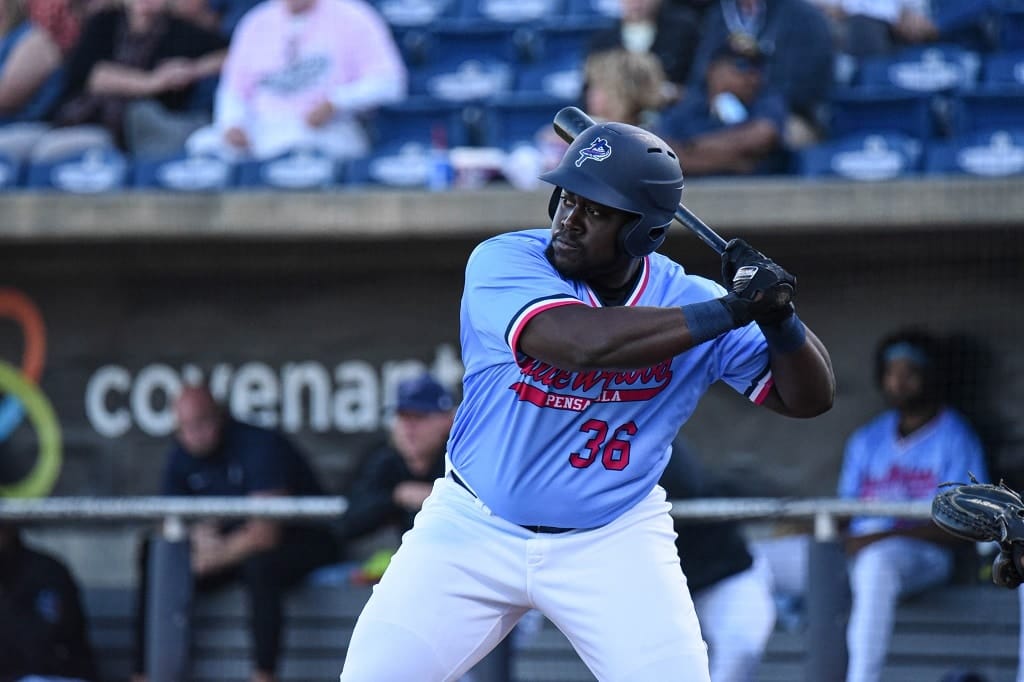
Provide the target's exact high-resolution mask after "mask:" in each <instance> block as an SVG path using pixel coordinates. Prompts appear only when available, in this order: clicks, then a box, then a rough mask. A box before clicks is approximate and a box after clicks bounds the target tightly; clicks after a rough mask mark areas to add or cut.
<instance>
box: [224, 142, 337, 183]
mask: <svg viewBox="0 0 1024 682" xmlns="http://www.w3.org/2000/svg"><path fill="white" fill-rule="evenodd" d="M343 173H344V164H342V163H341V162H339V161H336V160H334V159H331V158H330V157H327V156H325V155H323V154H321V153H319V152H315V151H310V150H305V149H300V150H295V151H292V152H288V153H286V154H282V155H280V156H277V157H275V158H273V159H267V160H265V161H246V162H243V163H240V164H239V165H238V181H237V186H238V187H243V188H261V189H276V190H315V189H329V188H333V187H336V186H337V185H338V184H339V183H340V182H341V181H342V177H343Z"/></svg>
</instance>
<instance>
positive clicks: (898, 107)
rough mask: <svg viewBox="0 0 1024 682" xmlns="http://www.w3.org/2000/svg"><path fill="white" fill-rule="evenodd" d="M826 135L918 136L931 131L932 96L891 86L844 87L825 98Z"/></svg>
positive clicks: (932, 115)
mask: <svg viewBox="0 0 1024 682" xmlns="http://www.w3.org/2000/svg"><path fill="white" fill-rule="evenodd" d="M828 106H829V116H828V120H829V136H830V137H833V138H839V137H844V136H846V135H850V134H852V133H861V132H879V131H881V132H896V133H904V134H906V135H910V136H911V137H916V138H920V139H925V138H929V137H932V136H933V135H934V134H935V130H936V122H935V113H934V111H933V103H932V97H931V96H930V95H921V94H916V93H908V92H903V91H898V90H895V89H892V88H880V89H873V88H845V89H842V90H838V91H837V92H836V94H834V95H833V96H832V97H831V98H830V100H829V105H828Z"/></svg>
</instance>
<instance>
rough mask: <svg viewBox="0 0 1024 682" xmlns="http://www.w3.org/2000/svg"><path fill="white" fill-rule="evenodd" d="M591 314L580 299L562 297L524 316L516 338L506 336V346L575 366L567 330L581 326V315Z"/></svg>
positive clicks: (551, 360) (551, 362)
mask: <svg viewBox="0 0 1024 682" xmlns="http://www.w3.org/2000/svg"><path fill="white" fill-rule="evenodd" d="M574 304H575V305H574ZM593 313H594V309H593V308H591V307H590V306H586V305H583V304H582V303H581V302H580V301H567V300H564V299H563V300H561V301H559V304H558V305H552V306H550V307H548V308H546V309H545V310H543V311H540V312H538V313H536V314H535V315H532V316H531V317H530V318H529V319H527V320H526V321H525V322H524V323H523V327H522V331H521V332H520V333H519V334H518V337H517V338H513V339H510V344H509V347H510V348H512V349H513V350H514V351H516V352H517V353H525V354H526V355H529V356H530V357H532V358H536V359H538V360H541V361H543V362H547V363H550V364H552V365H555V366H556V367H575V366H576V365H577V364H578V362H577V358H576V354H575V353H574V351H573V349H574V348H576V344H575V343H573V338H572V332H571V331H570V330H572V329H575V328H577V327H579V326H581V324H580V322H581V320H580V318H581V317H582V316H585V315H592V314H593Z"/></svg>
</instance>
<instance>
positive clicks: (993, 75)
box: [980, 51, 1024, 91]
mask: <svg viewBox="0 0 1024 682" xmlns="http://www.w3.org/2000/svg"><path fill="white" fill-rule="evenodd" d="M980 86H981V87H982V88H984V89H986V90H989V91H996V90H1004V91H1005V90H1013V89H1018V88H1024V51H1017V52H997V53H995V54H991V55H989V56H987V57H985V61H984V64H983V66H982V72H981V82H980Z"/></svg>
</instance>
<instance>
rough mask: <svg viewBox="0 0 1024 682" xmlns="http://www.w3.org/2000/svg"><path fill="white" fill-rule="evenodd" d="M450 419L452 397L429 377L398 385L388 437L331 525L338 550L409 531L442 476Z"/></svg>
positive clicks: (425, 375) (424, 375)
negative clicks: (387, 531) (390, 531)
mask: <svg viewBox="0 0 1024 682" xmlns="http://www.w3.org/2000/svg"><path fill="white" fill-rule="evenodd" d="M454 418H455V398H454V396H453V395H452V393H451V392H450V391H449V390H448V389H447V388H445V387H444V386H442V385H441V384H440V383H439V382H438V381H437V380H436V379H434V378H433V377H432V376H431V375H430V374H423V375H421V376H419V377H416V378H413V379H408V380H406V381H403V382H401V383H400V384H399V385H398V399H397V401H396V404H395V415H394V421H393V422H392V424H391V433H390V437H389V438H388V440H387V442H386V443H384V444H382V445H381V446H380V447H378V448H377V449H376V450H374V451H373V452H372V453H371V454H370V456H369V458H368V459H367V460H366V461H365V463H364V464H363V467H362V469H361V471H360V472H359V474H358V476H357V477H356V479H355V481H353V483H352V485H351V487H350V489H349V492H348V494H347V498H348V501H349V507H348V509H347V510H346V511H345V514H344V515H343V516H342V517H341V519H340V520H339V522H338V524H337V526H336V530H337V534H338V537H339V539H340V540H341V543H342V546H344V545H345V544H348V543H349V542H351V541H352V540H355V539H357V538H361V537H364V536H366V535H369V534H370V533H373V532H375V531H378V530H381V529H382V528H385V527H388V526H393V527H395V528H396V529H397V530H398V531H399V532H402V533H404V532H405V531H407V530H409V529H410V528H412V522H413V517H415V516H416V513H417V512H418V511H419V510H420V507H422V506H423V501H424V500H425V499H427V495H429V494H430V490H431V488H432V487H433V485H434V481H435V480H437V479H438V478H440V477H442V476H444V465H445V463H444V453H445V447H446V445H447V443H448V433H449V431H451V428H452V421H453V420H454ZM373 577H376V578H379V577H380V576H373Z"/></svg>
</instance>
